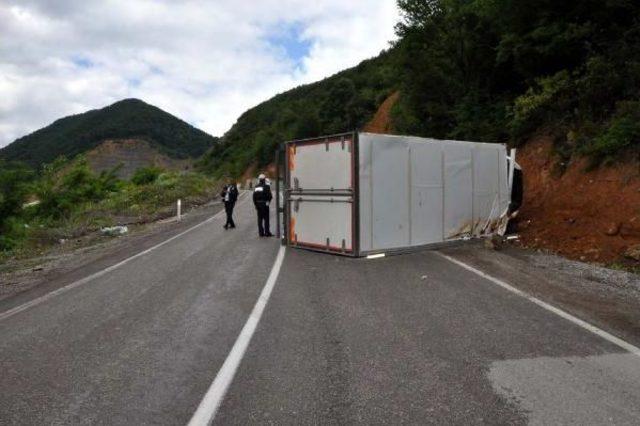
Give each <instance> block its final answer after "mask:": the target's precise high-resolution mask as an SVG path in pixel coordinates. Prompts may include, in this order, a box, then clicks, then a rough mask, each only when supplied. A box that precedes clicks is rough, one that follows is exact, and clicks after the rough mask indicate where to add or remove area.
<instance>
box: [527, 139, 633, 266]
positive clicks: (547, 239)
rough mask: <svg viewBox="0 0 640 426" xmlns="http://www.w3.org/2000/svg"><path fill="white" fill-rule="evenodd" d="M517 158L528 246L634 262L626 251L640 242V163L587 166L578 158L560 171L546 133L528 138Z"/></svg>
mask: <svg viewBox="0 0 640 426" xmlns="http://www.w3.org/2000/svg"><path fill="white" fill-rule="evenodd" d="M517 161H518V163H519V164H520V165H521V166H522V168H523V171H524V182H525V183H524V186H525V191H524V194H525V196H524V205H523V208H522V211H521V216H520V218H519V226H518V228H519V233H520V235H521V238H522V242H523V244H524V245H526V246H529V247H535V248H546V249H550V250H552V251H554V252H556V253H559V254H562V255H564V256H566V257H569V258H572V259H578V260H586V261H595V262H604V263H608V262H629V263H631V264H633V261H631V260H628V259H625V258H624V252H625V251H626V250H627V249H628V248H629V247H631V246H633V245H637V244H640V165H639V164H638V163H637V162H634V161H629V162H625V163H619V164H616V165H615V166H611V167H607V166H602V167H600V168H598V169H596V170H593V171H587V161H586V159H575V160H572V161H571V162H570V163H569V164H568V165H567V166H566V169H565V170H564V172H562V173H561V172H560V170H559V167H558V164H557V161H558V160H557V159H556V158H555V157H554V155H553V152H552V141H551V139H550V138H547V137H540V138H536V139H533V140H531V141H529V142H528V143H527V144H526V145H525V146H524V147H523V148H522V149H520V150H519V151H518V155H517ZM636 263H637V262H636Z"/></svg>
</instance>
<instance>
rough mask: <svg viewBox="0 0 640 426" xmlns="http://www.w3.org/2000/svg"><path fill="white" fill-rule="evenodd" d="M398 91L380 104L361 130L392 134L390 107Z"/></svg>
mask: <svg viewBox="0 0 640 426" xmlns="http://www.w3.org/2000/svg"><path fill="white" fill-rule="evenodd" d="M399 97H400V93H399V92H394V93H392V94H391V96H389V97H388V98H387V99H385V101H384V102H383V103H382V105H380V107H379V108H378V111H376V113H375V115H374V116H373V118H372V119H371V121H369V122H368V123H367V124H366V125H365V126H364V128H363V129H362V131H363V132H369V133H386V134H393V125H392V121H391V108H393V105H394V104H395V103H396V102H397V101H398V98H399Z"/></svg>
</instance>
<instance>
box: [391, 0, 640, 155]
mask: <svg viewBox="0 0 640 426" xmlns="http://www.w3.org/2000/svg"><path fill="white" fill-rule="evenodd" d="M398 4H399V6H400V7H401V9H402V11H403V12H404V16H403V20H402V22H401V23H400V24H399V25H398V26H397V32H398V35H399V36H400V43H399V45H400V47H401V52H402V54H401V55H400V56H401V61H400V63H399V68H398V71H399V72H401V73H402V77H401V80H402V84H401V89H402V97H401V100H400V103H399V104H398V105H397V107H396V110H395V114H394V123H395V125H396V128H397V129H398V130H399V131H401V132H405V133H413V134H421V135H431V136H436V137H454V138H461V139H471V140H483V141H496V142H498V141H508V140H510V141H512V142H515V143H518V142H522V141H525V140H526V138H527V136H528V135H529V134H531V133H532V132H534V131H536V130H540V129H545V131H547V132H550V133H552V134H553V135H554V136H555V137H556V145H557V148H558V150H559V151H560V152H561V153H564V154H565V155H570V154H573V153H580V154H587V155H590V156H592V157H593V159H594V160H602V159H605V158H610V157H612V156H615V155H616V154H618V153H619V152H621V151H622V150H625V149H626V148H629V147H631V146H632V145H635V146H636V147H637V146H638V142H639V139H640V120H639V119H640V102H639V101H640V2H637V1H632V0H565V1H553V0H527V1H523V0H428V1H425V0H422V1H420V0H399V2H398Z"/></svg>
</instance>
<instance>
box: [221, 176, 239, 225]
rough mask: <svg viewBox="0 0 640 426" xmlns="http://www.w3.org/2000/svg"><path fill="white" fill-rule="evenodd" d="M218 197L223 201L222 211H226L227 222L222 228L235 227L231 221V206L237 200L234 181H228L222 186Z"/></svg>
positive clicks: (232, 206)
mask: <svg viewBox="0 0 640 426" xmlns="http://www.w3.org/2000/svg"><path fill="white" fill-rule="evenodd" d="M220 198H222V201H223V202H224V211H225V212H226V213H227V222H226V223H225V224H224V229H229V228H235V227H236V224H235V222H234V221H233V208H234V207H235V205H236V201H238V187H237V186H236V184H235V183H233V182H229V183H228V184H227V185H225V186H224V188H222V192H221V193H220Z"/></svg>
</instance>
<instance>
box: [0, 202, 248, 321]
mask: <svg viewBox="0 0 640 426" xmlns="http://www.w3.org/2000/svg"><path fill="white" fill-rule="evenodd" d="M246 199H248V197H245V200H246ZM238 205H240V204H238ZM223 213H224V209H222V210H220V211H219V212H218V213H216V214H215V215H213V216H212V217H210V218H209V219H207V220H204V221H202V222H200V223H198V224H197V225H194V226H192V227H191V228H189V229H187V230H185V231H182V232H181V233H179V234H178V235H174V236H173V237H171V238H169V239H167V240H164V241H163V242H161V243H159V244H156V245H155V246H153V247H150V248H148V249H146V250H143V251H141V252H140V253H137V254H134V255H133V256H131V257H128V258H126V259H124V260H123V261H121V262H118V263H116V264H114V265H111V266H109V267H107V268H105V269H103V270H101V271H98V272H95V273H93V274H91V275H89V276H86V277H84V278H81V279H79V280H78V281H74V282H72V283H71V284H67V285H66V286H64V287H60V288H59V289H57V290H54V291H52V292H51V293H47V294H45V295H44V296H40V297H38V298H35V299H33V300H30V301H28V302H27V303H24V304H22V305H19V306H16V307H15V308H11V309H9V310H8V311H5V312H2V313H0V321H2V320H4V319H7V318H9V317H11V316H13V315H16V314H18V313H20V312H22V311H24V310H26V309H29V308H32V307H34V306H37V305H39V304H41V303H43V302H46V301H47V300H49V299H53V298H54V297H56V296H60V295H61V294H64V293H66V292H68V291H69V290H73V289H74V288H76V287H79V286H81V285H83V284H86V283H88V282H89V281H91V280H94V279H96V278H98V277H101V276H103V275H104V274H107V273H109V272H111V271H113V270H115V269H118V268H119V267H121V266H122V265H126V264H127V263H129V262H131V261H132V260H134V259H137V258H138V257H140V256H144V255H145V254H147V253H149V252H152V251H153V250H155V249H157V248H160V247H162V246H163V245H165V244H168V243H170V242H171V241H173V240H175V239H176V238H180V237H181V236H183V235H185V234H187V233H189V232H191V231H193V230H194V229H197V228H199V227H201V226H202V225H204V224H206V223H209V222H211V221H212V220H215V219H217V218H218V217H220V216H221V215H222V214H223Z"/></svg>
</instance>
